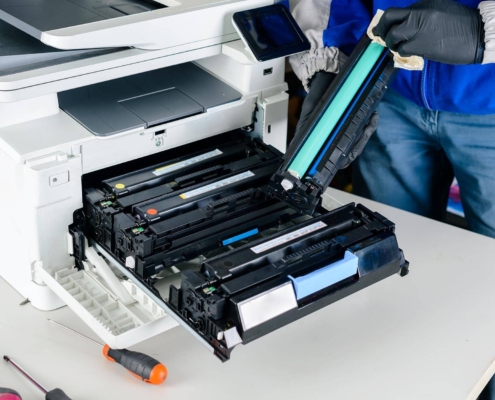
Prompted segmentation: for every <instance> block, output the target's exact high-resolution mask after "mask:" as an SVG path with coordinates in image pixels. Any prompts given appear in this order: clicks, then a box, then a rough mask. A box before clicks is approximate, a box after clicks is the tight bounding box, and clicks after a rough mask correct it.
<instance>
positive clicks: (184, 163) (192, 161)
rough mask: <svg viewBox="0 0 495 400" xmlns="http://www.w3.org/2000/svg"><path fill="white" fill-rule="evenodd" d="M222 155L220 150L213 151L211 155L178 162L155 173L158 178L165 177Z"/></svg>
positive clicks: (158, 169) (202, 155)
mask: <svg viewBox="0 0 495 400" xmlns="http://www.w3.org/2000/svg"><path fill="white" fill-rule="evenodd" d="M220 154H223V153H222V152H221V151H220V150H218V149H217V150H213V151H210V152H209V153H205V154H201V155H200V156H197V157H194V158H190V159H189V160H184V161H181V162H178V163H176V164H171V165H167V166H165V167H160V168H157V169H155V170H154V171H153V173H154V174H155V175H156V176H160V175H165V174H168V173H169V172H173V171H177V170H178V169H181V168H184V167H188V166H189V165H192V164H196V163H199V162H201V161H204V160H207V159H208V158H212V157H216V156H219V155H220Z"/></svg>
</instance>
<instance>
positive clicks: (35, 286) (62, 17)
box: [0, 0, 288, 346]
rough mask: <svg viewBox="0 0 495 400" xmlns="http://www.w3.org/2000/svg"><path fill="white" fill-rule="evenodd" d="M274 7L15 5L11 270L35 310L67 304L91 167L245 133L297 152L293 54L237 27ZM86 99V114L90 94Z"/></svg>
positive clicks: (3, 62)
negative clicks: (292, 130) (262, 44)
mask: <svg viewBox="0 0 495 400" xmlns="http://www.w3.org/2000/svg"><path fill="white" fill-rule="evenodd" d="M271 3H272V1H271V0H242V1H237V0H234V1H230V0H229V1H217V0H180V1H176V0H159V1H149V0H118V1H110V2H109V1H98V0H78V1H76V0H42V1H37V2H34V3H33V2H30V1H23V0H12V1H11V0H7V1H2V2H1V4H0V18H1V19H2V20H1V21H0V188H1V194H0V210H1V211H0V212H1V219H2V221H3V223H4V227H8V228H6V229H4V230H3V232H2V234H1V243H0V248H1V252H2V254H3V255H4V258H3V261H2V263H1V264H0V276H1V277H3V278H4V279H5V280H7V282H9V283H10V284H11V285H12V286H13V287H14V288H15V289H16V290H17V291H18V292H19V293H21V294H22V296H24V297H25V298H27V299H29V301H30V302H31V303H32V305H33V306H34V307H36V308H38V309H40V310H53V309H56V308H59V307H61V306H63V305H64V301H63V300H62V299H61V298H60V297H59V296H57V294H55V293H54V291H53V290H52V289H53V287H52V282H51V280H50V279H49V277H53V276H55V274H56V273H57V272H58V271H61V270H64V269H67V268H71V267H72V266H73V263H74V261H73V259H72V258H71V257H70V256H69V252H68V247H67V227H68V225H70V224H71V222H72V218H73V213H74V211H75V210H77V209H79V208H81V207H82V189H81V179H82V176H83V175H85V174H88V173H90V172H94V171H98V170H103V169H106V168H108V167H111V166H114V165H116V164H120V163H125V162H128V161H130V160H134V159H139V158H141V157H144V156H148V155H151V154H154V153H160V152H163V151H164V150H166V149H172V148H175V147H178V146H181V145H184V144H187V143H191V142H195V141H198V140H201V139H204V138H208V137H211V136H215V135H218V134H220V133H222V132H226V131H230V130H234V129H238V128H243V127H249V128H248V129H249V130H252V129H254V130H253V131H252V132H251V134H252V135H253V136H256V137H259V138H261V139H262V140H263V141H264V142H265V143H268V144H271V145H273V146H274V147H276V148H277V149H279V150H280V151H282V152H283V151H285V147H286V131H287V107H288V94H287V93H286V91H287V85H286V83H284V69H285V64H284V58H278V59H274V60H270V61H266V62H257V61H256V60H254V59H253V57H252V55H251V53H250V52H248V51H247V50H246V49H245V45H244V43H243V42H242V41H241V40H240V39H239V35H238V34H237V32H236V30H235V28H234V25H233V23H232V15H233V13H234V12H236V11H243V10H248V9H252V8H257V7H261V6H265V5H269V4H271ZM85 96H87V97H88V99H87V100H88V101H87V102H85V103H84V105H85V106H87V107H88V108H86V109H84V106H83V103H81V102H78V101H77V100H76V99H79V100H81V98H84V97H85ZM150 96H151V97H150ZM160 97H162V98H161V99H160ZM144 100H146V102H144ZM148 100H150V101H148ZM160 102H161V103H160ZM163 102H165V103H167V104H165V105H163V104H162V103H163ZM132 103H134V104H132ZM157 103H160V104H162V105H161V106H160V107H158V106H157V107H155V108H154V109H150V107H149V105H150V104H157ZM167 105H168V106H167ZM174 105H175V106H176V107H174ZM101 107H103V108H106V109H102V108H101ZM165 109H166V110H165ZM165 111H166V112H165ZM255 120H256V123H254V121H255ZM47 278H48V279H47ZM55 290H56V291H57V292H58V294H59V295H60V290H64V289H63V288H61V287H58V286H57V287H56V288H55ZM143 296H144V295H143ZM71 297H72V296H71ZM150 302H151V300H150ZM79 308H82V307H81V306H80V304H79V303H77V302H75V307H73V309H74V311H75V312H76V313H79V311H80V310H79ZM156 309H158V307H156ZM85 311H86V310H84V309H83V310H82V311H81V312H82V313H83V315H82V317H83V318H84V319H85V321H86V322H88V323H89V324H90V325H91V326H92V327H93V328H94V329H96V330H97V332H98V333H99V334H100V335H101V336H104V338H105V340H107V342H109V343H111V344H112V343H113V344H114V345H117V343H115V341H114V340H112V338H111V337H110V338H109V337H108V335H107V333H108V330H107V329H106V328H105V327H103V326H102V325H100V324H99V323H98V321H96V320H94V321H92V320H91V319H90V316H91V314H90V313H87V312H85ZM164 314H165V313H164V312H163V311H160V312H154V314H153V313H151V314H150V315H149V316H148V318H146V319H145V321H146V320H150V321H151V320H153V319H154V316H157V317H161V316H163V315H164ZM170 319H171V318H168V317H167V318H161V319H160V324H159V327H158V328H157V329H148V328H146V324H143V326H144V327H145V328H146V329H145V330H146V331H147V333H135V332H134V333H133V334H132V339H128V340H125V341H122V342H121V343H120V344H122V345H125V346H128V345H130V344H132V343H135V342H138V341H140V340H144V339H145V338H146V337H149V336H150V335H152V334H157V333H159V332H160V331H163V330H165V329H167V328H170V327H172V326H175V322H174V321H173V320H172V321H168V320H170ZM130 333H131V332H128V333H127V336H128V337H129V336H130Z"/></svg>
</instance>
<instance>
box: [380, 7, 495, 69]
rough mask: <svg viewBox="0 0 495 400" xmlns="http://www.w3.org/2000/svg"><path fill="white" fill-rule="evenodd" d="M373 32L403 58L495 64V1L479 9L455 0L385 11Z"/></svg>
mask: <svg viewBox="0 0 495 400" xmlns="http://www.w3.org/2000/svg"><path fill="white" fill-rule="evenodd" d="M373 33H374V34H375V35H377V36H380V37H381V38H382V39H383V40H385V43H386V44H387V47H388V48H390V49H391V50H393V51H397V52H398V53H399V54H400V55H401V56H404V57H408V56H421V57H424V58H426V59H428V60H432V61H438V62H442V63H445V64H481V63H483V64H486V63H492V62H495V2H494V1H484V2H481V3H480V4H479V9H475V8H470V7H468V6H465V5H463V4H461V3H458V2H456V1H453V0H420V1H418V2H417V3H414V4H413V5H411V6H409V7H405V8H389V9H388V10H386V11H385V13H384V14H383V16H382V18H381V19H380V22H379V23H378V25H377V26H376V27H375V28H374V29H373Z"/></svg>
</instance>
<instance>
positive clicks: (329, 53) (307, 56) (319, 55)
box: [289, 47, 347, 91]
mask: <svg viewBox="0 0 495 400" xmlns="http://www.w3.org/2000/svg"><path fill="white" fill-rule="evenodd" d="M346 59H347V56H346V55H345V54H343V53H342V52H341V51H339V50H338V49H337V48H336V47H322V48H318V49H311V50H310V51H307V52H305V53H300V54H295V55H293V56H291V57H290V58H289V62H290V64H291V66H292V69H293V70H294V73H295V74H296V75H297V77H298V78H299V79H300V80H301V82H302V84H303V85H304V89H305V90H306V91H309V83H310V82H311V78H312V77H313V75H314V74H316V73H317V72H319V71H326V72H332V73H334V74H337V73H339V70H340V68H341V67H342V65H343V64H344V63H345V61H346Z"/></svg>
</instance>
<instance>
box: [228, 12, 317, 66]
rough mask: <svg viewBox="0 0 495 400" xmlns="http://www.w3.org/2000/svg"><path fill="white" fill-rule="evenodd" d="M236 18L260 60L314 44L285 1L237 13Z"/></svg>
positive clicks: (269, 58)
mask: <svg viewBox="0 0 495 400" xmlns="http://www.w3.org/2000/svg"><path fill="white" fill-rule="evenodd" d="M234 22H235V24H236V25H237V28H238V29H239V31H240V32H241V34H242V36H243V37H244V39H245V41H246V42H247V44H248V45H249V47H250V49H251V51H252V52H253V54H254V56H255V57H256V59H257V60H258V61H267V60H272V59H274V58H280V57H286V56H288V55H291V54H295V53H299V52H301V51H306V50H309V49H310V47H311V46H310V44H309V41H308V39H307V38H306V36H304V34H303V32H302V31H301V29H300V28H299V26H298V25H297V23H296V21H295V20H294V18H293V17H292V15H291V14H290V12H289V10H288V9H287V8H286V7H285V6H283V5H282V4H275V5H272V6H268V7H262V8H258V9H255V10H250V11H243V12H238V13H235V14H234Z"/></svg>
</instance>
